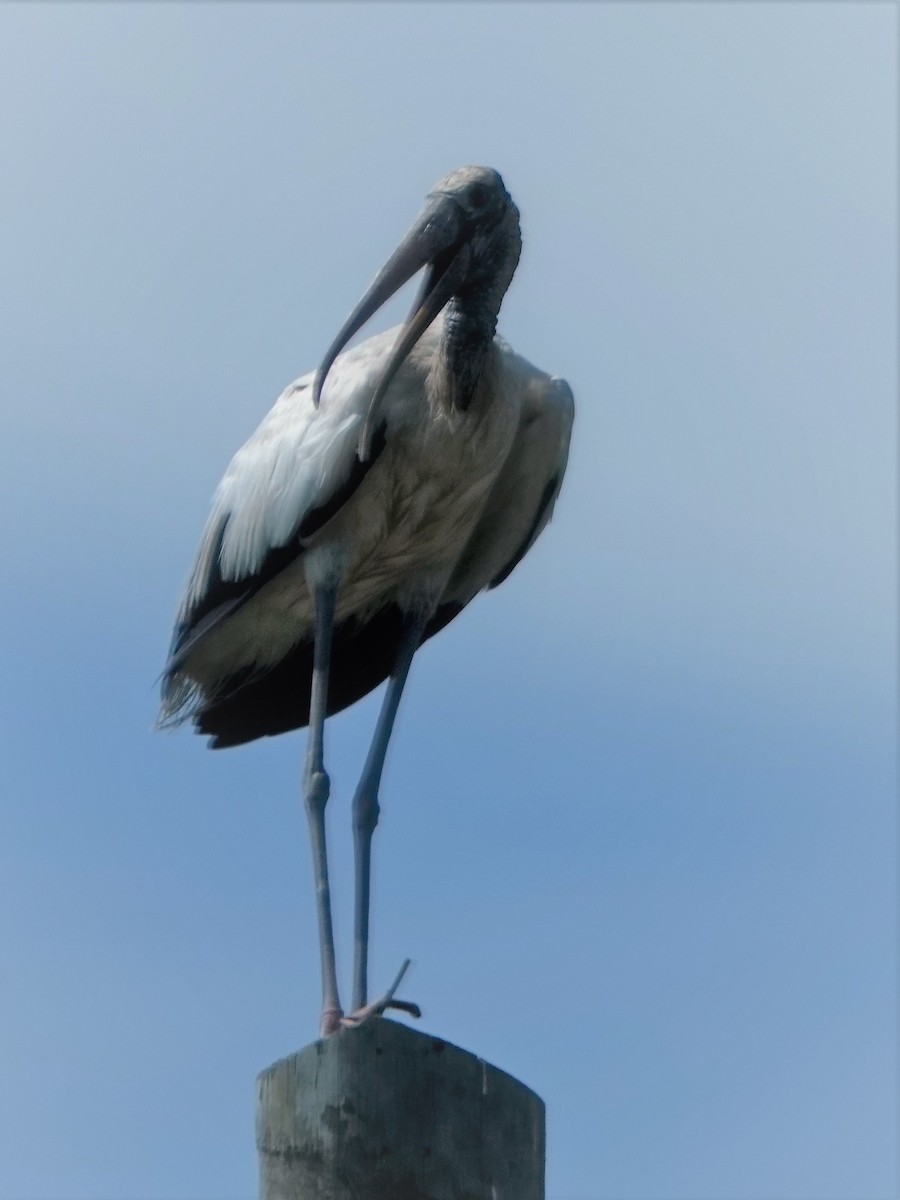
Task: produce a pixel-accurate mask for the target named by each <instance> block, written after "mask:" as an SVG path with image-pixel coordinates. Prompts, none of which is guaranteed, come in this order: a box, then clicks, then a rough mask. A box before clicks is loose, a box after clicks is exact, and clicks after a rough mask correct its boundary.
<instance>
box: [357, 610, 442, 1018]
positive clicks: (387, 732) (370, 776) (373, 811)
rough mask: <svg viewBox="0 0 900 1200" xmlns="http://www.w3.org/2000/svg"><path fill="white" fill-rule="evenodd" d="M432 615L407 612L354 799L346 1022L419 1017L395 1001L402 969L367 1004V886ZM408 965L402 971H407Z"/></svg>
mask: <svg viewBox="0 0 900 1200" xmlns="http://www.w3.org/2000/svg"><path fill="white" fill-rule="evenodd" d="M429 616H430V613H427V612H426V613H422V614H418V613H417V614H415V615H413V614H410V615H409V616H407V618H406V620H405V622H404V626H403V631H402V634H401V638H400V647H399V649H398V651H397V658H396V661H395V663H394V669H393V671H392V672H391V677H390V680H389V681H388V686H387V692H386V693H385V697H384V702H383V703H382V706H381V712H380V713H379V715H378V723H377V725H376V726H375V733H374V735H373V737H372V745H371V746H370V747H369V754H368V757H367V758H366V765H365V766H364V767H363V772H362V776H361V777H360V780H359V784H358V786H357V788H356V793H355V795H354V797H353V843H354V859H355V875H356V902H355V906H354V938H353V1011H352V1013H351V1014H350V1016H349V1017H348V1018H346V1020H347V1022H352V1023H354V1024H358V1023H359V1021H360V1020H365V1019H366V1018H367V1017H369V1016H373V1015H376V1012H381V1011H383V1010H384V1008H387V1007H389V1008H402V1009H405V1010H406V1011H407V1012H412V1013H413V1015H414V1016H418V1015H419V1013H418V1009H417V1007H416V1005H410V1004H408V1003H406V1002H405V1001H396V1000H394V999H393V993H394V988H396V987H397V984H398V983H399V982H400V978H402V975H403V971H401V973H400V977H398V979H397V981H396V982H395V984H394V987H393V988H391V989H390V990H389V991H388V992H387V993H386V994H385V995H384V996H382V997H381V999H380V1000H378V1001H376V1002H375V1003H374V1004H372V1005H367V1004H366V992H367V990H368V957H369V887H370V878H371V861H372V834H373V833H374V832H375V826H376V825H377V824H378V812H379V806H378V788H379V785H380V783H381V774H382V771H383V770H384V759H385V755H386V753H387V748H388V742H389V741H390V739H391V731H392V730H393V728H394V719H395V717H396V716H397V708H398V706H399V704H400V697H401V695H402V694H403V686H404V684H405V683H406V679H407V676H408V674H409V668H410V665H411V663H412V660H413V655H414V654H415V652H416V650H417V649H418V647H419V642H420V641H421V638H422V633H423V631H424V629H425V625H426V623H427V620H428V617H429ZM405 969H406V968H405V966H404V968H403V970H405Z"/></svg>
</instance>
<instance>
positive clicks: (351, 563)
mask: <svg viewBox="0 0 900 1200" xmlns="http://www.w3.org/2000/svg"><path fill="white" fill-rule="evenodd" d="M521 246H522V239H521V231H520V220H519V211H518V209H517V207H516V205H515V203H514V202H513V200H512V197H511V196H510V194H509V192H508V191H507V189H506V186H505V184H504V182H503V180H502V178H501V176H500V175H499V173H498V172H497V171H496V170H494V169H492V168H489V167H480V166H469V167H462V168H459V169H457V170H454V171H452V172H450V174H448V175H446V176H445V177H444V178H442V179H441V180H439V181H438V183H437V184H436V185H435V186H434V187H433V188H432V189H431V191H430V192H429V193H428V195H427V197H426V200H425V205H424V207H423V209H422V210H421V212H420V214H419V216H418V218H417V219H416V221H415V223H414V224H413V226H412V228H411V229H410V230H409V232H408V233H407V234H406V236H405V237H404V238H403V239H402V241H401V242H400V244H399V246H398V247H397V249H396V250H395V251H394V252H393V254H392V255H391V256H390V257H389V258H388V260H387V262H386V263H385V265H384V266H383V267H382V268H381V270H380V271H379V272H378V273H377V275H376V277H375V279H374V281H373V282H372V284H371V285H370V287H369V288H368V290H367V291H366V292H365V294H364V295H363V297H362V299H361V300H360V301H359V302H358V304H357V305H356V307H355V308H354V309H353V310H352V312H351V313H350V315H349V317H348V318H347V319H346V321H345V322H344V324H343V326H342V327H341V328H340V330H339V332H338V333H337V335H336V336H335V338H334V340H333V341H332V343H331V345H330V346H329V348H328V350H327V351H326V353H325V354H324V356H323V358H322V360H321V362H320V364H319V367H318V369H317V370H316V371H315V372H310V373H309V374H306V375H303V376H302V377H300V378H299V379H297V380H296V381H295V382H293V383H292V384H290V385H289V386H288V387H287V388H286V389H285V390H284V392H282V394H281V396H280V397H279V398H278V399H277V401H276V402H275V405H274V407H273V408H272V409H271V411H270V412H269V413H268V415H267V416H266V417H264V419H263V420H262V422H261V424H260V425H259V427H258V428H257V430H256V432H255V433H254V434H253V435H252V436H251V437H250V438H249V440H248V441H247V442H246V443H245V444H244V446H243V447H242V448H241V449H240V450H238V452H237V453H236V454H235V456H234V458H233V459H232V461H231V463H230V465H229V466H228V468H227V470H226V472H225V474H224V476H223V478H222V480H221V482H220V484H219V486H218V488H217V490H216V492H215V494H214V497H213V501H212V507H211V512H210V515H209V518H208V520H207V523H206V527H205V529H204V532H203V534H202V537H201V541H200V546H199V550H198V553H197V557H196V561H195V563H194V567H193V570H192V571H191V573H190V576H189V578H188V581H187V585H186V588H185V590H184V594H183V598H182V600H181V603H180V607H179V609H178V614H177V618H176V622H175V628H174V632H173V635H172V642H171V649H170V652H169V656H168V660H167V662H166V665H165V668H164V671H163V675H162V689H161V690H162V706H161V710H160V718H159V722H158V723H159V725H160V726H161V727H163V728H167V727H173V726H177V725H180V724H182V723H185V722H188V721H189V722H191V723H192V724H193V727H194V729H195V730H196V732H198V733H201V734H205V735H207V736H208V737H209V739H210V745H211V747H212V748H214V749H218V748H223V747H229V746H236V745H240V744H243V743H246V742H249V741H253V740H254V739H257V738H261V737H265V736H273V735H277V734H281V733H286V732H288V731H290V730H293V729H300V728H303V727H306V726H308V730H309V732H308V738H307V749H306V757H305V764H304V773H303V792H304V803H305V808H306V813H307V818H308V822H309V831H310V839H311V847H312V859H313V875H314V882H315V894H316V908H317V922H318V935H319V951H320V959H321V972H322V1010H321V1017H320V1022H319V1031H320V1034H321V1035H322V1036H329V1035H331V1034H333V1033H335V1032H337V1031H338V1030H339V1029H341V1028H344V1027H347V1026H354V1025H358V1024H360V1023H362V1022H363V1021H365V1020H368V1019H370V1018H371V1017H372V1016H373V1015H380V1014H381V1013H383V1012H384V1011H385V1009H386V1008H389V1007H391V1008H399V1009H405V1010H406V1011H407V1012H410V1013H412V1014H413V1015H419V1014H418V1007H417V1006H416V1005H414V1004H412V1003H411V1002H408V1001H402V1000H400V999H398V998H397V997H396V995H395V993H396V989H397V987H398V985H399V982H400V979H401V978H402V975H403V971H404V970H405V968H406V966H407V965H408V960H407V962H406V963H404V966H403V968H401V971H400V973H399V975H398V977H397V979H395V981H394V983H393V985H392V986H391V987H390V988H388V989H387V991H386V992H385V993H384V994H383V995H382V996H381V997H380V998H379V999H378V1000H376V1001H370V1000H369V999H368V944H369V907H370V864H371V845H372V837H373V833H374V830H375V826H376V824H377V821H378V816H379V811H380V804H379V789H380V783H381V777H382V771H383V767H384V760H385V755H386V752H387V747H388V742H389V740H390V736H391V732H392V729H393V726H394V720H395V717H396V715H397V709H398V706H399V703H400V698H401V694H402V692H403V689H404V685H405V683H406V679H407V675H408V672H409V668H410V664H411V663H412V660H413V656H414V655H415V653H416V651H417V650H418V648H419V647H420V646H421V645H422V643H423V642H424V641H426V640H427V639H428V638H430V637H432V636H434V634H436V633H438V632H439V631H440V630H441V629H443V628H444V627H445V626H446V625H447V624H449V622H450V621H452V620H453V619H454V618H455V617H456V616H457V615H458V614H459V613H460V612H462V610H463V609H464V608H465V607H466V606H467V605H468V604H469V603H470V601H471V600H473V599H474V598H475V596H477V595H478V594H479V593H480V592H482V591H485V590H490V589H492V588H495V587H497V586H498V584H500V583H502V582H503V581H504V580H505V579H506V578H507V577H508V576H509V574H510V573H511V572H512V571H513V570H514V568H515V567H516V566H517V564H518V563H519V562H520V561H521V559H522V558H523V557H524V555H525V554H526V553H527V552H528V550H529V549H530V548H531V546H532V545H533V544H534V542H535V540H536V539H537V537H538V536H539V535H540V533H541V532H542V530H543V529H544V527H545V526H546V525H547V523H548V521H549V520H550V517H551V515H552V513H553V509H554V505H555V504H556V500H557V497H558V495H559V491H560V487H561V484H562V480H563V475H564V473H565V469H566V463H567V459H568V453H569V441H570V437H571V432H572V425H573V419H574V399H573V394H572V390H571V388H570V387H569V385H568V384H567V383H566V381H565V380H564V379H562V378H560V377H558V376H556V375H550V374H548V373H546V372H544V371H541V370H539V369H538V368H537V367H534V366H532V364H531V363H529V362H528V361H527V360H526V359H524V358H522V357H521V356H520V355H518V354H516V353H515V352H514V351H513V350H512V349H511V348H510V347H509V346H508V345H507V343H506V342H505V341H503V340H502V339H501V338H500V337H499V336H497V335H496V327H497V319H498V314H499V311H500V306H501V302H502V300H503V297H504V295H505V294H506V291H507V289H508V287H509V284H510V282H511V281H512V278H513V274H514V272H515V270H516V267H517V265H518V262H519V256H520V252H521ZM420 271H421V272H422V273H423V274H422V281H421V285H420V287H419V290H418V294H417V295H416V298H415V300H414V302H413V305H412V308H411V310H410V313H409V316H408V318H407V320H406V321H405V323H404V324H403V325H401V326H398V327H396V328H394V329H390V330H388V331H387V332H384V333H379V334H376V335H374V336H372V337H369V338H368V339H367V340H365V341H363V342H361V343H359V344H358V345H356V346H354V347H352V348H349V349H347V344H348V342H350V341H351V339H352V338H353V337H354V336H355V335H356V334H357V333H358V332H359V331H360V330H361V329H362V327H363V326H364V325H365V324H366V323H367V322H368V321H369V320H370V318H371V317H372V316H373V315H374V314H375V313H376V312H377V311H378V310H379V309H380V308H381V307H382V305H383V304H384V303H385V302H386V301H387V300H388V299H389V298H390V297H391V296H392V295H393V294H394V293H395V292H397V291H398V290H399V289H400V288H401V287H402V286H403V285H404V284H405V283H407V282H408V281H409V280H410V279H412V278H413V276H415V275H417V274H418V273H419V272H420ZM385 680H387V681H388V682H387V688H386V690H385V694H384V699H383V702H382V707H381V710H380V714H379V717H378V720H377V724H376V728H375V732H374V735H373V739H372V742H371V746H370V749H369V753H368V757H367V759H366V762H365V765H364V767H363V771H362V775H361V777H360V780H359V783H358V786H357V788H356V791H355V794H354V797H353V802H352V823H353V837H354V874H355V902H354V943H353V989H352V1004H351V1007H350V1010H349V1012H347V1013H346V1014H345V1013H344V1010H343V1008H342V1006H341V1003H340V998H339V992H338V981H337V966H336V960H335V947H334V934H333V925H332V914H331V893H330V886H329V879H328V863H327V848H326V841H325V825H324V815H325V807H326V804H327V802H328V798H329V794H330V780H329V776H328V773H327V771H326V768H325V757H324V726H325V722H326V719H327V718H328V717H330V716H331V715H333V714H334V713H337V712H340V711H341V710H342V709H344V708H346V707H348V706H349V705H351V704H353V703H354V702H355V701H357V700H359V699H360V698H361V697H362V696H365V695H366V694H367V693H369V692H370V691H372V690H373V689H374V688H376V687H378V686H379V685H380V684H381V683H382V682H384V681H385Z"/></svg>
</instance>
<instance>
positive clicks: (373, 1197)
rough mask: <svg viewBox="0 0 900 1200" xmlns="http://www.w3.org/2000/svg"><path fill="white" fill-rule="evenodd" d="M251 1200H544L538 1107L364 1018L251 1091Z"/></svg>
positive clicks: (527, 1096) (282, 1064)
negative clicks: (256, 1167)
mask: <svg viewBox="0 0 900 1200" xmlns="http://www.w3.org/2000/svg"><path fill="white" fill-rule="evenodd" d="M257 1089H258V1091H257V1115H256V1141H257V1148H258V1150H259V1164H260V1200H544V1103H543V1101H542V1100H541V1098H540V1097H539V1096H537V1095H535V1093H534V1092H532V1091H531V1090H530V1089H529V1088H527V1087H525V1086H524V1084H521V1083H519V1082H518V1080H516V1079H513V1077H512V1076H511V1075H507V1074H506V1073H505V1072H504V1071H500V1070H498V1069H497V1068H496V1067H492V1066H491V1065H490V1064H489V1063H486V1062H485V1061H484V1060H483V1059H480V1058H478V1057H477V1056H476V1055H474V1054H469V1053H468V1052H467V1051H465V1050H460V1049H459V1047H458V1046H452V1045H451V1044H450V1043H449V1042H444V1041H442V1040H440V1039H439V1038H435V1037H430V1036H429V1035H428V1034H424V1033H420V1032H418V1031H417V1030H413V1029H410V1028H409V1027H408V1026H406V1025H401V1024H399V1023H397V1022H395V1021H387V1020H384V1019H383V1018H376V1019H374V1020H372V1021H369V1022H368V1023H367V1024H365V1025H363V1026H361V1027H360V1028H358V1029H345V1030H342V1031H341V1032H340V1033H337V1034H335V1035H334V1036H333V1037H330V1038H326V1039H324V1040H323V1041H319V1042H314V1043H313V1044H312V1045H311V1046H307V1047H306V1048H305V1049H303V1050H300V1051H299V1052H298V1053H296V1054H292V1055H290V1056H289V1057H288V1058H283V1059H281V1060H280V1061H279V1062H277V1063H275V1064H274V1065H273V1066H271V1067H269V1068H268V1070H266V1071H263V1072H262V1074H261V1075H260V1076H259V1078H258V1080H257Z"/></svg>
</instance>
